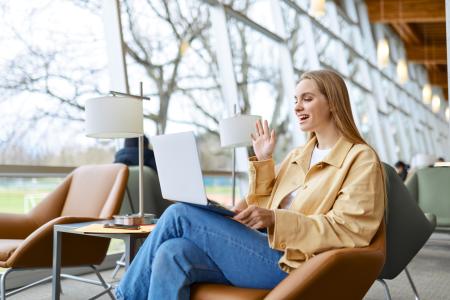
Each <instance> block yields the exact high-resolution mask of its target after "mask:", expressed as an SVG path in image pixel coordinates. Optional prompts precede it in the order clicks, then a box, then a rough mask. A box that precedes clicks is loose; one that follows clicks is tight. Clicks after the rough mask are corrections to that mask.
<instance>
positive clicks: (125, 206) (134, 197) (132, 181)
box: [120, 166, 172, 217]
mask: <svg viewBox="0 0 450 300" xmlns="http://www.w3.org/2000/svg"><path fill="white" fill-rule="evenodd" d="M128 169H129V177H128V184H127V192H126V193H125V195H124V200H123V202H122V207H121V209H120V213H121V214H128V213H137V212H138V211H139V166H129V167H128ZM143 181H144V186H143V188H144V212H145V213H152V214H155V215H156V216H157V217H159V216H161V215H162V213H163V212H164V210H166V208H167V207H168V206H169V205H170V204H172V202H170V201H167V200H165V199H163V197H162V195H161V187H160V185H159V179H158V174H157V173H156V172H155V171H154V170H153V169H151V168H149V167H147V166H144V173H143ZM130 203H131V205H130Z"/></svg>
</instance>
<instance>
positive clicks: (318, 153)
mask: <svg viewBox="0 0 450 300" xmlns="http://www.w3.org/2000/svg"><path fill="white" fill-rule="evenodd" d="M330 151H331V148H330V149H319V148H317V145H316V146H315V147H314V150H313V153H312V156H311V162H310V163H309V168H310V169H311V167H312V166H313V165H315V164H316V163H318V162H319V161H322V160H323V159H324V157H325V156H327V154H328V153H330Z"/></svg>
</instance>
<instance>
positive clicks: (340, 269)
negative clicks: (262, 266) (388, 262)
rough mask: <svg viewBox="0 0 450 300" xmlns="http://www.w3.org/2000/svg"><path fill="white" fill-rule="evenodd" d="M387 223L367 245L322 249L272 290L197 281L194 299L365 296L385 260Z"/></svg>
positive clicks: (351, 297) (312, 299)
mask: <svg viewBox="0 0 450 300" xmlns="http://www.w3.org/2000/svg"><path fill="white" fill-rule="evenodd" d="M385 236H386V232H385V225H384V222H383V223H382V225H381V226H380V229H378V232H377V234H376V235H375V237H374V238H373V239H372V243H371V244H370V245H369V246H368V247H364V248H344V249H336V250H330V251H326V252H323V253H321V254H318V255H316V256H314V257H313V258H311V259H310V260H308V261H307V262H305V263H304V264H303V265H302V266H301V267H300V268H298V269H297V270H295V271H293V272H291V273H290V274H289V275H288V276H287V277H286V278H285V279H284V280H283V281H281V282H280V283H279V284H278V285H277V286H276V287H275V288H274V289H273V290H271V291H270V290H256V289H245V288H237V287H232V286H225V285H219V284H197V285H194V286H193V287H192V290H191V298H192V299H194V300H206V299H215V300H221V299H224V300H225V299H227V300H244V299H245V300H253V299H255V300H256V299H273V300H278V299H302V300H309V299H311V300H317V299H336V300H339V299H345V300H352V299H362V298H363V297H364V295H365V294H366V293H367V291H368V289H369V288H370V286H371V285H372V283H373V282H374V281H375V280H376V279H377V277H378V274H379V273H380V272H381V269H382V267H383V264H384V260H385V256H386V253H385Z"/></svg>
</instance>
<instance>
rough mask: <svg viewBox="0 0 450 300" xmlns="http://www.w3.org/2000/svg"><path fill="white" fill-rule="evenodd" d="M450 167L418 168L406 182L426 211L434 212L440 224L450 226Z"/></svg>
mask: <svg viewBox="0 0 450 300" xmlns="http://www.w3.org/2000/svg"><path fill="white" fill-rule="evenodd" d="M449 183H450V167H434V168H424V169H420V170H417V171H416V172H415V173H414V174H413V175H412V176H411V177H410V178H409V179H408V181H407V182H406V185H407V187H408V190H409V191H410V192H411V194H412V196H413V198H414V199H415V200H416V202H417V203H418V204H419V206H420V208H422V210H423V211H424V212H426V213H433V214H435V215H436V218H437V225H438V226H446V227H448V226H450V184H449Z"/></svg>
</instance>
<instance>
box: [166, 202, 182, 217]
mask: <svg viewBox="0 0 450 300" xmlns="http://www.w3.org/2000/svg"><path fill="white" fill-rule="evenodd" d="M184 206H185V205H183V204H182V203H175V204H172V205H170V206H169V207H168V208H167V209H166V210H165V211H164V213H163V214H162V215H161V218H163V217H164V218H167V217H173V216H178V215H180V213H182V211H183V210H184V209H185V208H184Z"/></svg>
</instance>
